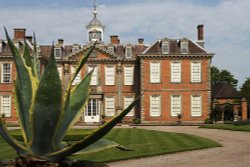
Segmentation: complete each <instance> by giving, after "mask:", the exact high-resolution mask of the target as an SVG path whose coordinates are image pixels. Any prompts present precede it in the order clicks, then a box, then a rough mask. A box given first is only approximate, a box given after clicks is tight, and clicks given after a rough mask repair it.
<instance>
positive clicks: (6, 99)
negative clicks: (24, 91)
mask: <svg viewBox="0 0 250 167" xmlns="http://www.w3.org/2000/svg"><path fill="white" fill-rule="evenodd" d="M0 113H1V114H4V115H5V117H11V96H10V95H3V96H1V112H0Z"/></svg>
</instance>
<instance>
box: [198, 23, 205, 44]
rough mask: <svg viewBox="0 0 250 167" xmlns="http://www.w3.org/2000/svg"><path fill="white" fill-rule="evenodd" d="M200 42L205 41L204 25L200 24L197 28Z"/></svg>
mask: <svg viewBox="0 0 250 167" xmlns="http://www.w3.org/2000/svg"><path fill="white" fill-rule="evenodd" d="M197 30H198V31H197V32H198V40H199V41H204V25H202V24H200V25H198V26H197Z"/></svg>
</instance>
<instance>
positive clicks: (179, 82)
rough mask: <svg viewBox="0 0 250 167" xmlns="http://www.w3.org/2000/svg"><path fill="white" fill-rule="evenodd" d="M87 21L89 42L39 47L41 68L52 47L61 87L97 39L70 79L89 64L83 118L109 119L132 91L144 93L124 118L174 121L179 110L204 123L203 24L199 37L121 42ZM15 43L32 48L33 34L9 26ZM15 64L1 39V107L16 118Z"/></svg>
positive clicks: (207, 88) (207, 85)
mask: <svg viewBox="0 0 250 167" xmlns="http://www.w3.org/2000/svg"><path fill="white" fill-rule="evenodd" d="M93 14H94V16H93V19H92V20H91V21H90V22H89V24H88V25H87V26H86V29H87V32H88V41H89V42H88V43H87V44H85V45H80V44H79V45H78V44H74V45H65V44H64V40H63V39H59V40H58V42H57V44H56V45H55V48H54V50H52V46H51V45H40V46H39V47H38V50H39V55H40V61H41V71H43V68H44V66H45V65H46V63H47V60H48V57H49V56H50V54H51V52H54V54H55V58H56V61H57V65H58V71H59V74H60V76H61V80H62V85H63V89H64V88H65V87H66V85H67V84H68V83H69V80H70V77H71V75H72V74H73V73H74V71H75V66H76V65H77V63H78V61H79V59H81V57H82V55H83V53H84V52H85V51H86V49H88V48H89V47H90V46H91V45H92V43H93V42H94V41H98V44H97V46H96V48H95V50H94V52H93V53H92V55H91V57H90V59H89V60H88V62H87V64H86V65H85V66H84V67H83V68H82V70H81V73H80V74H79V75H78V76H77V78H76V79H75V80H74V83H73V84H74V85H76V84H78V83H79V82H80V81H81V80H82V79H83V78H84V76H85V75H86V74H87V73H88V72H89V71H90V70H92V69H93V68H95V71H94V73H93V76H92V80H91V93H90V100H89V102H88V104H87V106H86V108H85V111H84V112H83V114H82V117H81V120H80V121H82V122H84V123H99V122H101V121H102V120H103V119H105V120H108V119H110V118H111V117H113V116H115V115H117V114H118V113H120V112H121V111H122V110H123V109H124V108H126V107H127V106H128V105H129V104H130V103H131V102H132V101H133V100H134V98H135V97H136V96H138V95H139V94H141V93H143V96H142V97H141V100H140V104H138V105H137V106H136V107H135V108H134V109H133V110H132V111H131V112H130V113H129V114H128V115H127V116H126V118H125V119H124V122H125V123H126V122H133V121H134V120H140V121H141V123H144V124H146V123H154V124H158V123H173V122H176V120H177V119H178V118H177V117H178V115H179V114H181V115H182V121H183V122H186V123H203V122H204V120H205V119H206V118H208V117H209V113H210V112H211V81H210V64H211V59H212V57H213V55H214V54H212V53H208V52H207V51H206V50H205V49H204V32H203V31H204V27H203V25H199V26H198V27H197V31H198V40H197V41H193V40H190V39H186V38H182V39H169V38H162V39H159V40H156V41H155V42H154V43H153V44H152V45H145V44H144V40H143V39H142V38H140V39H138V43H137V44H122V43H120V40H119V37H118V36H117V35H112V36H110V42H109V43H108V44H105V43H104V42H103V33H104V26H103V25H102V23H101V22H100V21H99V20H98V19H97V11H96V8H94V13H93ZM13 40H14V41H15V45H16V46H17V47H18V48H20V49H21V50H22V49H23V46H24V40H26V41H27V42H28V44H29V45H30V47H31V48H32V45H33V39H32V38H31V37H29V36H26V30H25V29H14V38H13ZM15 75H16V72H15V65H14V63H13V61H12V55H11V52H10V49H9V47H8V44H7V42H6V40H1V39H0V79H1V81H0V113H5V116H6V120H7V121H17V116H16V113H15V106H14V95H13V83H14V80H15Z"/></svg>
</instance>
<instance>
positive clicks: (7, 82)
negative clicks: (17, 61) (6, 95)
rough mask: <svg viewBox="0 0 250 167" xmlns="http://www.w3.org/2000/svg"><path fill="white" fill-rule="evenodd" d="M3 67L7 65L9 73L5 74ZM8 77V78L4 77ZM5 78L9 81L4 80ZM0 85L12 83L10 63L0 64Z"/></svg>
mask: <svg viewBox="0 0 250 167" xmlns="http://www.w3.org/2000/svg"><path fill="white" fill-rule="evenodd" d="M4 65H9V69H8V70H9V72H5V70H6V69H4V68H5V67H4ZM5 75H8V76H5ZM5 77H7V78H8V79H9V81H6V80H5ZM1 83H4V84H9V83H12V63H8V62H3V63H2V64H1Z"/></svg>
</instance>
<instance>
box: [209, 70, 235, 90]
mask: <svg viewBox="0 0 250 167" xmlns="http://www.w3.org/2000/svg"><path fill="white" fill-rule="evenodd" d="M211 80H212V84H216V83H224V84H231V85H233V86H234V87H237V83H238V80H237V79H235V78H234V75H232V74H231V73H230V72H229V71H227V70H219V69H218V68H217V67H215V66H212V67H211Z"/></svg>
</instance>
